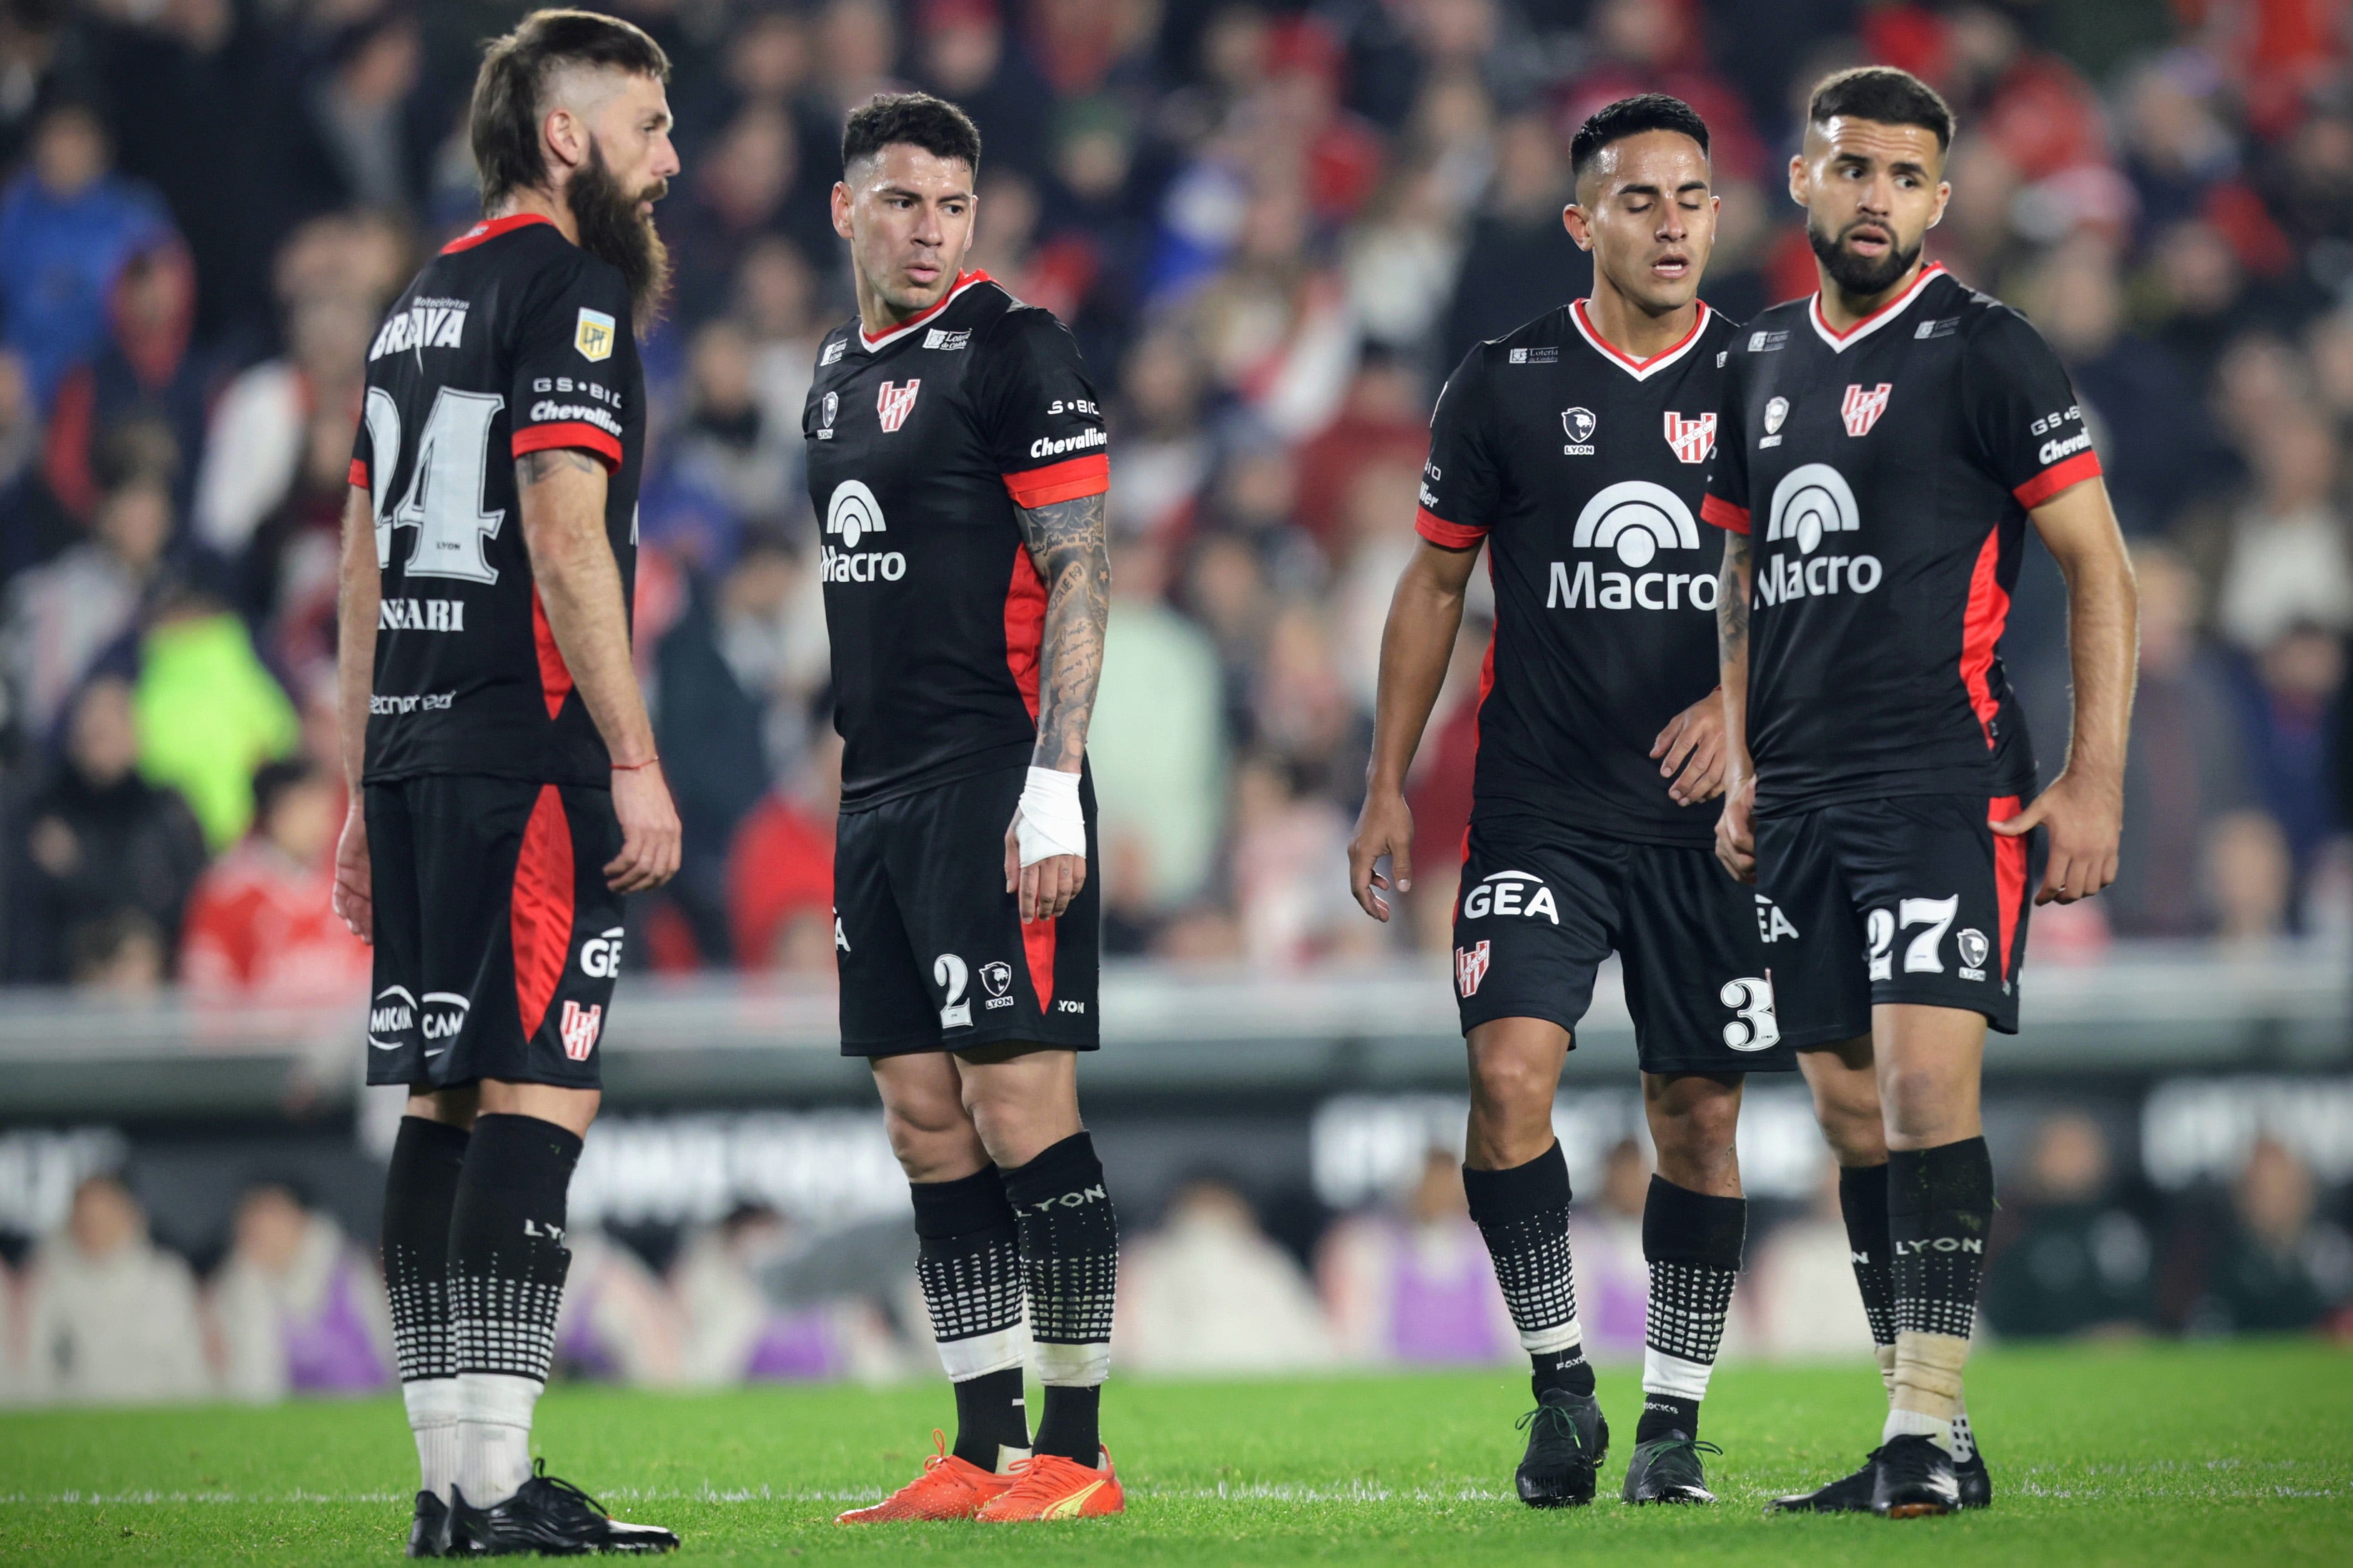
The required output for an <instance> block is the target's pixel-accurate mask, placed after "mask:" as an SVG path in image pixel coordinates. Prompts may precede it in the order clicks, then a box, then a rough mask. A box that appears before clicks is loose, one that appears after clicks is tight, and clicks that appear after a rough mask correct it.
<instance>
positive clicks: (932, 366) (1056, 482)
mask: <svg viewBox="0 0 2353 1568" xmlns="http://www.w3.org/2000/svg"><path fill="white" fill-rule="evenodd" d="M801 434H802V435H803V436H804V437H806V438H807V442H808V476H809V500H810V501H811V503H812V504H813V505H814V506H815V507H816V509H817V512H818V516H820V517H822V518H823V519H824V520H825V521H824V524H823V533H822V536H821V539H820V542H819V557H818V576H819V577H820V579H821V580H822V581H823V584H824V588H825V621H826V629H827V632H828V636H829V637H830V638H831V641H832V646H833V688H834V724H835V727H836V728H838V729H839V731H841V736H842V742H843V747H842V759H841V804H842V806H843V808H844V809H846V810H857V809H859V808H861V807H864V806H870V805H875V804H877V803H878V802H881V801H885V800H890V799H892V798H893V797H895V796H898V795H905V794H908V793H909V792H911V791H913V790H919V789H924V788H928V787H930V786H931V785H934V784H946V783H949V782H950V781H952V780H955V779H960V778H965V777H967V776H969V775H971V774H974V773H982V772H985V771H987V770H988V769H991V768H996V767H1004V766H1018V765H1020V764H1022V763H1026V762H1028V761H1029V756H1030V754H1031V752H1032V751H1033V750H1034V749H1035V747H1036V745H1037V738H1038V726H1037V719H1038V658H1039V642H1040V640H1041V638H1042V636H1043V634H1044V630H1045V620H1046V588H1045V584H1043V583H1042V582H1040V581H1039V576H1038V571H1037V568H1036V567H1035V566H1034V565H1032V564H1031V563H1030V560H1029V546H1028V545H1027V543H1026V542H1024V540H1023V537H1022V531H1021V520H1020V517H1019V515H1018V509H1025V508H1036V507H1042V506H1050V505H1052V504H1054V503H1055V502H1057V501H1067V500H1078V499H1080V498H1081V497H1084V496H1092V495H1101V494H1102V493H1103V491H1104V490H1106V489H1109V488H1110V485H1111V468H1110V463H1109V461H1108V456H1107V452H1106V449H1105V436H1104V432H1103V410H1102V407H1101V405H1100V404H1099V403H1098V402H1097V400H1096V396H1095V389H1094V385H1093V384H1092V382H1090V381H1089V380H1088V379H1087V374H1086V369H1085V367H1084V366H1083V365H1082V364H1081V363H1080V361H1079V351H1078V346H1077V345H1076V344H1075V343H1073V342H1071V334H1070V331H1069V330H1068V329H1067V328H1065V327H1064V326H1063V325H1062V323H1061V322H1060V321H1056V320H1055V319H1054V317H1053V315H1052V313H1051V312H1050V311H1046V310H1039V309H1038V308H1037V307H1035V306H1031V305H1024V304H1022V303H1021V302H1020V301H1019V300H1016V299H1014V298H1013V296H1012V295H1010V294H1008V293H1007V292H1006V291H1005V289H1003V288H1002V287H1001V286H1000V285H998V284H997V283H995V282H993V281H991V280H990V279H989V277H988V275H987V274H986V273H982V272H967V273H965V274H964V275H963V276H962V277H960V278H958V279H956V283H955V288H954V289H951V290H950V291H949V292H948V295H947V297H946V298H945V299H944V300H941V301H940V302H939V303H938V304H936V305H934V306H933V307H932V308H931V309H930V310H926V311H924V312H923V314H921V315H919V316H916V317H914V318H913V319H911V320H910V321H906V322H905V323H903V324H902V325H901V326H898V327H896V328H893V329H892V331H887V332H884V333H883V334H881V336H880V337H869V336H867V335H866V333H865V332H864V331H862V330H861V329H860V326H859V324H858V323H857V322H855V321H852V322H850V323H849V325H847V326H844V327H840V328H838V329H836V330H835V331H832V332H830V333H828V335H827V337H826V340H825V343H824V346H823V347H822V348H820V349H819V350H818V361H817V376H816V379H815V380H814V381H813V382H811V383H810V385H809V394H808V405H807V408H806V409H805V410H804V411H803V413H802V416H801Z"/></svg>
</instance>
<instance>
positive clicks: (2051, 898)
mask: <svg viewBox="0 0 2353 1568" xmlns="http://www.w3.org/2000/svg"><path fill="white" fill-rule="evenodd" d="M1992 826H1993V830H1994V831H1995V832H1996V833H1998V834H2000V835H2001V837H2004V838H2019V837H2024V836H2025V835H2027V834H2029V833H2031V832H2032V831H2033V830H2034V829H2035V828H2037V827H2044V828H2048V829H2049V830H2050V833H2051V862H2050V865H2049V866H2048V867H2047V868H2045V869H2044V870H2043V873H2042V887H2041V888H2040V889H2037V890H2036V892H2035V895H2034V901H2035V902H2036V903H2038V904H2049V903H2062V904H2072V903H2073V902H2074V901H2075V900H2078V899H2088V898H2090V897H2092V896H2093V895H2094V894H2095V893H2097V892H2099V891H2100V890H2101V889H2104V888H2105V887H2106V886H2107V885H2108V884H2109V883H2111V882H2113V881H2115V880H2116V840H2117V838H2118V837H2120V836H2121V835H2122V834H2123V832H2124V826H2125V792H2124V784H2123V783H2122V782H2121V781H2118V782H2115V783H2111V782H2108V781H2106V780H2094V779H2087V778H2079V777H2077V776H2076V775H2075V774H2073V773H2061V774H2060V775H2059V776H2058V777H2057V778H2055V779H2053V780H2052V781H2051V787H2050V788H2049V789H2046V790H2044V791H2043V792H2042V794H2041V795H2036V796H2035V797H2034V799H2033V800H2032V801H2031V803H2030V804H2029V805H2027V808H2026V809H2025V810H2024V811H2021V812H2020V813H2019V814H2018V815H2017V816H2013V817H2011V818H2010V820H2009V821H2007V822H1996V823H1994V824H1992Z"/></svg>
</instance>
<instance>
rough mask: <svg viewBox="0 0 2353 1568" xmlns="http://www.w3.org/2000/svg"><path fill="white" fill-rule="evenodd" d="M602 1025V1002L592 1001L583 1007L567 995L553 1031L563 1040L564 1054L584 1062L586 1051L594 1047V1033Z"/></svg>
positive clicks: (603, 1009)
mask: <svg viewBox="0 0 2353 1568" xmlns="http://www.w3.org/2000/svg"><path fill="white" fill-rule="evenodd" d="M604 1026H605V1005H604V1004H603V1003H601V1002H597V1003H592V1004H591V1005H588V1006H586V1007H583V1006H582V1005H580V1004H579V1003H577V1002H575V1001H573V1000H571V999H570V998H569V997H567V998H565V1003H564V1016H563V1018H562V1019H561V1020H560V1021H559V1022H558V1023H557V1025H556V1026H555V1032H556V1035H557V1036H558V1037H560V1038H561V1039H562V1040H563V1041H564V1054H565V1056H567V1057H569V1058H572V1059H573V1060H574V1061H575V1062H585V1061H586V1060H587V1059H588V1053H589V1052H590V1051H593V1050H595V1049H596V1034H597V1031H598V1030H600V1029H602V1028H603V1027H604Z"/></svg>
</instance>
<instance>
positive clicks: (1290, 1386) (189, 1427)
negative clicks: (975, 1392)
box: [0, 1343, 2353, 1568]
mask: <svg viewBox="0 0 2353 1568" xmlns="http://www.w3.org/2000/svg"><path fill="white" fill-rule="evenodd" d="M1969 1386H1970V1391H1971V1394H1972V1398H1971V1406H1972V1415H1974V1417H1975V1419H1976V1422H1977V1425H1978V1430H1979V1432H1980V1433H1981V1434H1982V1436H1983V1437H1984V1440H1985V1443H1986V1447H1987V1451H1988V1453H1989V1456H1990V1458H1991V1460H1992V1463H1993V1470H1994V1480H1995V1485H1996V1488H1997V1491H1998V1500H1997V1502H1996V1506H1995V1507H1994V1508H1993V1509H1992V1510H1990V1511H1989V1512H1987V1513H1984V1514H1971V1515H1965V1516H1960V1517H1957V1518H1951V1519H1944V1520H1923V1521H1911V1522H1906V1523H1901V1524H1897V1523H1889V1522H1885V1521H1879V1520H1873V1519H1868V1518H1862V1519H1854V1518H1838V1519H1772V1518H1767V1517H1766V1516H1765V1515H1764V1513H1763V1511H1762V1505H1763V1502H1764V1500H1765V1499H1767V1497H1769V1496H1771V1495H1773V1494H1774V1493H1776V1492H1778V1491H1782V1490H1787V1489H1795V1488H1797V1487H1799V1486H1802V1485H1806V1484H1810V1483H1811V1482H1814V1481H1818V1480H1820V1479H1827V1478H1828V1477H1830V1476H1831V1475H1832V1474H1834V1473H1838V1472H1840V1471H1841V1470H1843V1469H1845V1468H1848V1467H1850V1466H1851V1465H1852V1463H1853V1461H1855V1460H1856V1459H1857V1458H1860V1457H1861V1455H1862V1451H1863V1450H1864V1449H1866V1448H1868V1447H1870V1446H1871V1445H1872V1443H1873V1441H1875V1440H1876V1437H1877V1430H1878V1423H1879V1416H1880V1411H1881V1408H1882V1402H1881V1399H1880V1397H1879V1388H1878V1383H1877V1380H1876V1379H1875V1378H1874V1377H1873V1374H1872V1373H1871V1371H1870V1369H1869V1365H1868V1363H1862V1364H1860V1365H1858V1366H1856V1367H1853V1368H1840V1369H1829V1370H1824V1369H1806V1370H1780V1369H1768V1368H1761V1367H1760V1368H1751V1367H1740V1366H1734V1367H1729V1368H1726V1369H1725V1371H1723V1372H1721V1373H1718V1374H1717V1376H1716V1379H1715V1390H1714V1393H1713V1395H1712V1397H1711V1398H1710V1399H1709V1400H1708V1402H1707V1415H1706V1427H1707V1430H1706V1434H1705V1435H1706V1436H1709V1437H1711V1438H1713V1439H1714V1440H1715V1441H1716V1442H1718V1443H1721V1444H1722V1445H1723V1446H1724V1448H1725V1454H1724V1457H1723V1458H1720V1459H1716V1460H1715V1461H1713V1465H1712V1471H1711V1475H1712V1479H1713V1480H1714V1482H1715V1487H1716V1489H1717V1491H1718V1492H1719V1493H1720V1494H1721V1495H1722V1496H1723V1498H1724V1502H1723V1504H1722V1505H1721V1506H1719V1507H1716V1508H1714V1509H1682V1510H1673V1509H1644V1510H1634V1509H1629V1508H1626V1507H1624V1506H1623V1505H1621V1504H1620V1503H1618V1502H1616V1501H1615V1500H1614V1498H1615V1495H1616V1488H1617V1486H1618V1484H1619V1482H1620V1479H1621V1478H1622V1476H1623V1474H1624V1470H1625V1459H1626V1455H1627V1453H1628V1452H1629V1450H1630V1448H1631V1447H1632V1437H1633V1426H1634V1417H1635V1414H1636V1410H1637V1405H1638V1391H1637V1389H1636V1386H1635V1379H1634V1377H1633V1376H1632V1375H1631V1374H1630V1373H1610V1374H1608V1375H1605V1376H1604V1377H1603V1378H1602V1380H1601V1389H1602V1397H1603V1403H1604V1406H1605V1408H1606V1409H1607V1410H1608V1411H1609V1415H1610V1416H1611V1418H1612V1421H1613V1423H1614V1424H1615V1429H1614V1436H1613V1438H1612V1444H1611V1453H1610V1458H1609V1463H1608V1464H1607V1465H1606V1466H1605V1467H1604V1469H1603V1474H1602V1489H1603V1500H1601V1501H1599V1502H1598V1503H1596V1504H1595V1506H1593V1507H1591V1508H1589V1509H1581V1510H1562V1511H1558V1512H1548V1513H1538V1512H1535V1511H1534V1510H1529V1509H1525V1508H1523V1507H1521V1506H1520V1504H1519V1503H1518V1502H1517V1501H1516V1500H1514V1499H1513V1498H1512V1497H1511V1495H1510V1487H1511V1473H1512V1467H1513V1464H1514V1461H1515V1460H1516V1459H1517V1458H1518V1451H1519V1450H1518V1444H1519V1439H1518V1436H1517V1435H1516V1434H1515V1433H1514V1430H1513V1426H1512V1423H1513V1421H1514V1419H1515V1418H1516V1417H1517V1416H1518V1415H1520V1414H1521V1412H1522V1411H1523V1410H1524V1409H1525V1406H1526V1405H1527V1403H1528V1400H1527V1387H1526V1384H1525V1379H1524V1378H1523V1377H1521V1376H1518V1375H1514V1374H1513V1373H1509V1372H1506V1371H1503V1370H1498V1371H1496V1372H1493V1373H1454V1374H1430V1375H1414V1376H1382V1377H1369V1376H1366V1377H1332V1378H1323V1379H1298V1380H1291V1381H1284V1382H1279V1383H1249V1384H1202V1383H1151V1382H1144V1381H1139V1380H1133V1379H1131V1380H1124V1381H1115V1382H1114V1383H1113V1386H1112V1389H1111V1390H1110V1392H1109V1394H1108V1395H1107V1397H1106V1399H1105V1402H1104V1403H1105V1413H1104V1426H1105V1434H1106V1436H1107V1438H1108V1439H1109V1441H1110V1443H1111V1445H1112V1447H1113V1452H1114V1453H1115V1454H1116V1455H1117V1456H1118V1458H1119V1460H1120V1465H1121V1474H1122V1477H1123V1479H1124V1481H1125V1483H1126V1485H1127V1489H1128V1512H1127V1514H1126V1516H1125V1517H1124V1518H1123V1519H1117V1520H1107V1521H1086V1522H1078V1523H1070V1524H1058V1525H1044V1526H1024V1527H996V1528H989V1527H982V1526H976V1525H934V1526H894V1527H889V1528H882V1529H868V1530H860V1531H849V1530H843V1529H839V1528H837V1527H836V1526H834V1525H833V1524H832V1523H831V1522H830V1521H831V1519H832V1517H833V1515H834V1513H835V1512H836V1511H838V1510H839V1509H841V1508H843V1507H845V1506H847V1505H849V1504H850V1503H853V1502H857V1501H860V1500H868V1499H871V1498H873V1497H876V1496H879V1495H881V1491H882V1490H883V1489H885V1488H886V1487H890V1486H894V1485H896V1484H898V1483H899V1482H900V1481H902V1480H904V1479H906V1478H907V1477H908V1476H909V1475H910V1474H912V1473H913V1470H914V1468H915V1467H916V1464H917V1461H918V1460H919V1459H920V1458H922V1456H923V1454H925V1453H927V1452H929V1451H930V1444H929V1438H928V1434H929V1432H930V1429H931V1428H932V1426H934V1425H942V1426H944V1425H946V1421H947V1415H948V1401H947V1399H946V1396H945V1394H944V1391H943V1390H937V1389H933V1388H926V1387H910V1388H894V1389H890V1390H885V1391H881V1392H869V1391H864V1390H859V1389H847V1388H825V1389H809V1390H767V1391H757V1392H744V1393H726V1394H701V1395H662V1394H631V1393H617V1392H609V1391H606V1390H601V1389H589V1388H579V1387H558V1388H557V1389H556V1390H555V1391H554V1392H553V1393H552V1394H549V1395H548V1396H547V1398H546V1399H545V1401H543V1403H542V1405H540V1419H539V1446H540V1448H541V1450H542V1451H543V1452H544V1453H546V1454H548V1455H549V1456H551V1457H552V1458H553V1460H554V1465H553V1467H552V1468H554V1469H555V1470H556V1471H557V1473H559V1474H562V1475H564V1476H565V1477H567V1478H569V1479H575V1480H577V1481H579V1482H580V1483H581V1484H583V1485H584V1486H586V1487H587V1488H588V1489H590V1490H591V1491H593V1492H596V1493H597V1494H599V1495H600V1496H601V1497H602V1498H603V1499H604V1500H605V1501H606V1502H607V1504H608V1505H609V1506H611V1507H612V1508H613V1509H614V1510H615V1511H616V1512H617V1513H619V1514H621V1515H622V1516H623V1517H625V1518H636V1519H644V1520H651V1521H659V1522H661V1523H664V1524H668V1525H670V1526H672V1527H674V1528H676V1529H677V1530H679V1531H681V1533H682V1534H683V1535H684V1536H685V1538H686V1553H687V1554H689V1555H691V1556H694V1557H700V1558H705V1559H717V1558H727V1559H733V1560H739V1561H754V1562H799V1563H812V1562H836V1561H840V1562H861V1563H882V1562H888V1563H909V1562H913V1561H917V1560H921V1561H926V1562H955V1563H1022V1564H1025V1565H1027V1564H1031V1563H1112V1562H1117V1563H1240V1562H1249V1563H1264V1562H1329V1563H1520V1562H1526V1563H1537V1562H1543V1563H1559V1562H1568V1561H1576V1560H1579V1559H1582V1558H1584V1557H1585V1556H1586V1555H1588V1553H1597V1554H1598V1553H1606V1554H1607V1556H1608V1558H1609V1560H1610V1561H1611V1562H1612V1563H1707V1564H1710V1565H1711V1568H1712V1565H1715V1564H1722V1563H1751V1562H1754V1563H1803V1564H1805V1565H1806V1568H1830V1565H1831V1564H1837V1563H1858V1564H1872V1565H1873V1568H1882V1565H1884V1564H1888V1563H1910V1562H1915V1561H1918V1562H1946V1561H1964V1562H1967V1561H2000V1562H2001V1563H2004V1564H2006V1565H2007V1568H2024V1565H2027V1564H2039V1563H2119V1564H2130V1565H2131V1568H2149V1565H2151V1564H2163V1563H2253V1562H2263V1563H2283V1562H2331V1563H2344V1562H2347V1561H2353V1354H2348V1353H2347V1352H2344V1351H2341V1350H2332V1349H2329V1348H2327V1347H2324V1346H2321V1345H2317V1344H2312V1343H2257V1344H2246V1345H2238V1346H2221V1345H2213V1346H2189V1347H2177V1346H2116V1347H2099V1346H2070V1347H2064V1348H2054V1349H2047V1350H2044V1349H2038V1350H2031V1351H2028V1350H2014V1351H2002V1352H1989V1353H1986V1354H1984V1355H1982V1356H1980V1357H1979V1358H1978V1362H1977V1363H1976V1364H1974V1365H1973V1366H1972V1367H1971V1369H1970V1380H1969ZM414 1465H415V1458H414V1449H413V1448H412V1447H411V1446H410V1443H409V1440H408V1435H407V1432H406V1428H405V1426H403V1424H402V1421H401V1416H400V1412H399V1408H398V1406H397V1405H396V1403H395V1402H393V1401H391V1400H388V1399H383V1400H370V1401H366V1402H362V1403H353V1404H316V1403H312V1404H302V1405H293V1406H287V1407H281V1408H278V1409H269V1410H254V1409H241V1408H222V1407H211V1408H202V1409H179V1410H170V1411H110V1412H71V1413H64V1412H58V1413H29V1412H7V1413H5V1414H0V1557H5V1558H12V1559H15V1558H23V1559H32V1558H38V1559H41V1560H44V1561H48V1562H60V1563H87V1562H98V1561H133V1560H135V1561H142V1562H167V1563H205V1562H269V1563H309V1562H347V1561H354V1560H360V1559H374V1560H379V1561H382V1560H389V1559H391V1558H394V1557H396V1555H397V1554H398V1552H399V1542H400V1541H401V1539H402V1536H403V1533H404V1531H406V1521H407V1517H408V1509H409V1500H408V1490H407V1489H408V1488H409V1487H410V1486H411V1485H412V1484H413V1482H414V1479H415V1475H416V1471H415V1468H414Z"/></svg>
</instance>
